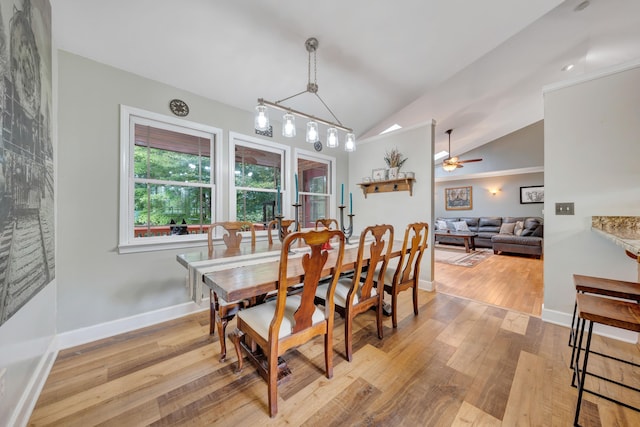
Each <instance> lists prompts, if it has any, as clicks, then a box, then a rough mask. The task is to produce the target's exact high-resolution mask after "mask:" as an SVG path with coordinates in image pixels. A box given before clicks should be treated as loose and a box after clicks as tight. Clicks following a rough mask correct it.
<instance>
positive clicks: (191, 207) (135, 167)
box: [120, 106, 220, 252]
mask: <svg viewBox="0 0 640 427" xmlns="http://www.w3.org/2000/svg"><path fill="white" fill-rule="evenodd" d="M121 123H122V131H121V153H122V166H121V197H120V199H121V204H120V206H121V207H120V251H121V252H129V251H137V250H147V249H151V248H152V246H153V245H156V246H162V248H163V249H166V247H167V245H169V246H171V247H184V246H191V245H193V244H194V243H195V242H198V243H199V244H201V243H202V241H203V240H206V232H207V229H208V226H209V224H211V222H213V219H214V218H215V212H216V209H215V207H216V205H218V203H217V198H218V194H217V192H216V185H215V182H216V181H217V179H216V178H217V176H216V170H217V169H218V168H216V167H215V163H216V161H215V160H216V158H217V157H219V156H216V154H215V150H216V149H217V147H218V146H219V145H220V144H218V143H217V140H218V138H219V135H220V131H219V130H218V129H214V128H210V127H208V126H204V125H200V124H196V123H191V122H187V121H184V120H179V119H175V118H172V117H166V116H161V115H158V114H154V113H150V112H147V111H142V110H137V109H133V108H131V107H126V106H122V107H121ZM189 242H191V244H189ZM143 248H144V249H143Z"/></svg>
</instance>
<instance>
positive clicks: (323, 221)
mask: <svg viewBox="0 0 640 427" xmlns="http://www.w3.org/2000/svg"><path fill="white" fill-rule="evenodd" d="M319 225H321V226H323V227H324V228H328V229H333V230H340V224H338V221H337V220H336V219H334V218H320V219H316V230H317V229H318V226H319ZM331 227H333V228H331Z"/></svg>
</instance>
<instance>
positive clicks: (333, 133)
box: [327, 128, 340, 148]
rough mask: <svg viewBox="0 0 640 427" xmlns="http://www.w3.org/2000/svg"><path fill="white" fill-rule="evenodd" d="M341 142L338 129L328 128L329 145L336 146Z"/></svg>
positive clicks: (330, 146)
mask: <svg viewBox="0 0 640 427" xmlns="http://www.w3.org/2000/svg"><path fill="white" fill-rule="evenodd" d="M338 145H340V143H339V142H338V129H336V128H329V129H327V147H329V148H336V147H337V146H338Z"/></svg>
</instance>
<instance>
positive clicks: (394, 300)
mask: <svg viewBox="0 0 640 427" xmlns="http://www.w3.org/2000/svg"><path fill="white" fill-rule="evenodd" d="M391 322H392V323H393V327H394V328H397V327H398V293H397V292H396V290H395V289H394V290H393V291H392V292H391Z"/></svg>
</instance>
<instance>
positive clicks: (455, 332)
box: [29, 291, 640, 427]
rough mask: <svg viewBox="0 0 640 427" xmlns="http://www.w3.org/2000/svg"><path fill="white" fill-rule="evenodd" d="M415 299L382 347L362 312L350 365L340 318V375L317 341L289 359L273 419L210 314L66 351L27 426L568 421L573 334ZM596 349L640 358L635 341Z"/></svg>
mask: <svg viewBox="0 0 640 427" xmlns="http://www.w3.org/2000/svg"><path fill="white" fill-rule="evenodd" d="M410 296H411V295H410V292H403V293H402V294H401V297H400V305H399V319H398V320H399V325H398V328H397V329H396V330H393V329H392V328H391V321H390V319H389V318H386V319H385V329H384V333H385V336H384V339H382V340H379V339H378V338H377V334H376V328H375V313H373V312H367V313H364V314H362V315H360V316H358V317H356V319H355V320H354V343H353V347H354V348H353V349H354V356H353V362H352V363H348V362H347V361H346V360H345V357H344V354H345V353H344V342H343V337H344V334H343V327H344V322H343V320H342V319H339V318H338V319H337V321H336V326H335V328H336V329H335V333H334V338H335V339H334V346H333V347H334V350H335V352H334V363H335V368H334V376H333V378H332V379H331V380H328V379H327V378H326V377H325V376H324V374H323V366H324V365H323V341H322V339H316V340H314V341H312V342H310V343H308V344H305V345H303V346H301V347H299V348H297V349H295V350H293V351H291V352H289V353H287V354H286V355H285V358H286V359H287V360H288V362H289V365H290V367H291V369H292V371H293V375H292V378H291V380H290V381H289V382H288V383H286V384H284V385H282V386H281V387H280V388H279V403H278V408H279V414H278V415H277V417H276V418H275V419H270V418H269V416H268V409H267V386H266V383H265V382H264V381H263V380H262V378H261V377H259V376H258V374H257V373H256V371H255V369H254V368H252V366H251V365H250V364H248V365H247V366H246V367H245V369H244V370H243V372H242V373H240V374H236V373H235V372H234V368H235V366H236V357H235V353H234V352H233V351H231V353H230V354H229V356H228V361H227V362H226V363H220V362H218V360H217V356H218V352H219V348H220V347H219V345H218V343H217V340H218V339H217V337H216V336H217V334H216V335H215V336H209V335H208V332H209V325H208V312H207V311H204V312H201V313H197V314H193V315H189V316H186V317H184V318H180V319H177V320H173V321H170V322H166V323H162V324H158V325H154V326H152V327H148V328H144V329H140V330H137V331H134V332H131V333H127V334H123V335H120V336H115V337H112V338H108V339H104V340H100V341H96V342H93V343H89V344H85V345H82V346H79V347H75V348H72V349H68V350H65V351H63V352H61V353H60V354H59V356H58V358H57V360H56V362H55V364H54V366H53V369H52V371H51V374H50V376H49V378H48V380H47V382H46V384H45V386H44V389H43V391H42V394H41V396H40V398H39V401H38V403H37V405H36V408H35V410H34V412H33V414H32V417H31V420H30V423H29V425H32V426H44V425H56V426H58V425H63V426H83V427H84V426H90V425H102V426H109V425H113V426H142V425H154V426H161V425H172V426H174V425H191V426H209V425H225V426H226V425H250V426H251V425H253V426H258V425H285V424H287V425H295V426H297V425H310V426H313V425H322V426H332V425H336V426H338V425H340V426H344V425H384V426H386V425H393V426H450V425H456V426H460V425H465V426H466V425H485V426H515V425H532V426H568V425H571V424H572V421H573V414H574V407H575V402H576V396H577V392H576V389H574V388H572V387H571V386H570V383H571V371H570V369H569V359H570V348H569V347H568V346H567V340H568V332H569V331H568V329H566V328H563V327H560V326H557V325H552V324H547V323H544V322H542V321H541V319H540V318H538V317H535V316H530V315H527V314H524V313H522V312H519V311H511V310H507V309H503V308H499V307H496V306H494V305H488V304H484V303H481V302H475V301H471V300H468V299H462V298H458V297H453V296H450V295H446V294H443V293H433V292H425V291H420V294H419V302H420V314H419V315H418V316H414V315H413V310H412V308H411V301H410ZM234 323H235V322H232V324H231V325H230V328H229V330H232V329H233V327H234ZM594 341H595V342H594V346H597V347H598V348H601V349H602V348H603V347H606V349H607V351H610V352H611V351H615V352H616V353H617V354H619V355H621V356H622V357H623V358H628V359H631V358H633V359H634V360H635V361H636V362H637V361H638V359H639V349H638V347H637V346H635V345H631V344H625V343H621V342H618V341H613V340H609V339H605V338H601V337H597V338H595V339H594ZM595 361H596V359H595V358H593V363H597V364H599V365H600V367H601V368H602V369H603V370H604V372H606V375H608V376H610V377H611V376H618V375H625V377H626V378H627V379H631V380H633V381H635V382H640V375H638V371H637V370H636V371H635V372H628V370H627V371H626V372H620V371H621V369H620V368H619V364H617V365H608V364H605V363H603V362H602V361H598V362H595ZM594 366H595V365H594ZM636 386H638V384H636ZM607 389H608V387H607ZM613 392H614V393H618V394H620V393H624V392H620V391H616V390H613ZM585 399H586V401H585V402H584V404H583V409H582V418H581V420H582V423H583V425H585V426H586V425H589V426H612V425H617V426H632V425H640V414H639V413H637V412H634V411H631V410H628V409H626V408H624V407H621V406H618V405H615V404H612V403H610V402H607V401H605V400H603V399H598V398H596V397H594V396H591V395H588V394H587V395H585ZM638 400H640V397H637V398H635V402H634V401H632V403H635V404H636V405H638V404H640V402H638Z"/></svg>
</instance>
